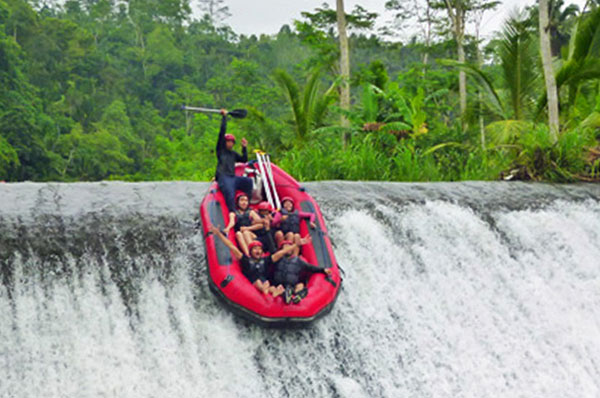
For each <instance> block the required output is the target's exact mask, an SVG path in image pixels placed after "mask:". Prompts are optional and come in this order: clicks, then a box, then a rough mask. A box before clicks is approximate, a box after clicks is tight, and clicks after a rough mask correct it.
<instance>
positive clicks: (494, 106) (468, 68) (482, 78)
mask: <svg viewBox="0 0 600 398" xmlns="http://www.w3.org/2000/svg"><path fill="white" fill-rule="evenodd" d="M437 62H438V63H440V64H441V65H445V66H453V67H456V68H461V69H462V70H464V71H465V72H467V73H468V74H469V75H470V76H472V77H474V78H475V81H476V82H477V84H478V85H479V87H481V88H482V89H483V91H484V93H485V94H486V96H487V98H488V101H487V102H486V103H485V104H486V106H487V107H488V108H489V109H490V111H492V112H493V113H495V114H496V115H498V116H500V117H502V118H503V119H506V118H507V116H506V111H505V110H504V106H503V105H502V101H501V100H500V97H499V96H498V93H497V92H496V89H495V88H494V85H493V84H492V81H491V79H490V78H489V77H488V76H487V75H486V74H485V73H484V72H483V71H482V70H481V69H479V68H478V67H476V66H474V65H471V64H467V63H461V62H458V61H454V60H452V59H440V60H437Z"/></svg>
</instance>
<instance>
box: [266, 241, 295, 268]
mask: <svg viewBox="0 0 600 398" xmlns="http://www.w3.org/2000/svg"><path fill="white" fill-rule="evenodd" d="M296 247H297V246H296V244H295V243H294V244H293V245H285V247H284V248H283V249H281V250H279V251H277V252H275V253H274V254H273V255H272V256H271V260H273V262H274V263H276V262H277V261H279V260H281V259H282V258H283V256H285V255H286V254H288V253H291V252H293V251H294V249H295V248H296Z"/></svg>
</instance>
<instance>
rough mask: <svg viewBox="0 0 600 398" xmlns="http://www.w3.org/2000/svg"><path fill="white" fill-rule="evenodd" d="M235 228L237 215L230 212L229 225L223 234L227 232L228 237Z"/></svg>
mask: <svg viewBox="0 0 600 398" xmlns="http://www.w3.org/2000/svg"><path fill="white" fill-rule="evenodd" d="M234 226H235V213H234V212H230V213H229V224H227V226H226V227H225V229H224V230H223V232H225V235H227V234H228V233H229V231H230V230H231V228H233V227H234Z"/></svg>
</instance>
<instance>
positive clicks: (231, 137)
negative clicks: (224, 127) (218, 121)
mask: <svg viewBox="0 0 600 398" xmlns="http://www.w3.org/2000/svg"><path fill="white" fill-rule="evenodd" d="M225 141H233V142H235V135H233V134H225Z"/></svg>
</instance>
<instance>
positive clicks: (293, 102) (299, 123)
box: [273, 69, 306, 136]
mask: <svg viewBox="0 0 600 398" xmlns="http://www.w3.org/2000/svg"><path fill="white" fill-rule="evenodd" d="M273 79H274V80H275V82H276V83H277V84H278V85H279V86H280V87H281V88H282V89H283V91H284V93H285V95H286V97H287V98H288V101H289V102H290V106H291V107H292V114H293V116H294V121H295V124H296V134H297V135H299V136H301V135H302V132H301V130H304V131H306V115H305V112H304V109H303V108H302V105H301V103H300V90H299V89H298V85H297V84H296V82H295V81H294V79H293V78H292V77H291V76H290V75H289V73H287V72H286V71H284V70H283V69H276V70H275V71H274V72H273Z"/></svg>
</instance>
